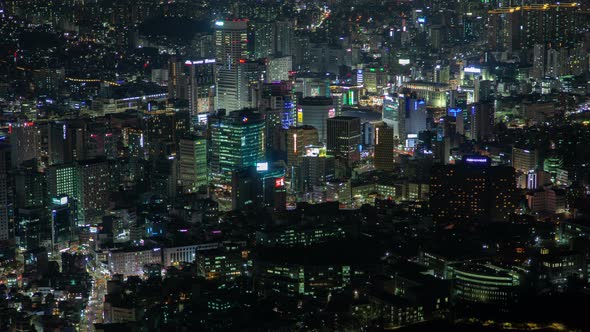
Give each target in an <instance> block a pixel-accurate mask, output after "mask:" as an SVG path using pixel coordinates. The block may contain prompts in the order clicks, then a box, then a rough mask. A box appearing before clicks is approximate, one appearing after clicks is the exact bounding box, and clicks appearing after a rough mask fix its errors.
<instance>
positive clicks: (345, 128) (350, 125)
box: [326, 116, 361, 165]
mask: <svg viewBox="0 0 590 332" xmlns="http://www.w3.org/2000/svg"><path fill="white" fill-rule="evenodd" d="M327 131H328V134H327V145H326V146H327V148H328V153H330V154H331V155H333V156H336V157H339V158H342V159H344V160H346V162H347V163H348V164H349V165H350V164H352V163H354V162H357V161H359V160H360V151H359V145H360V144H361V119H360V118H355V117H350V116H337V117H334V118H330V119H328V120H327Z"/></svg>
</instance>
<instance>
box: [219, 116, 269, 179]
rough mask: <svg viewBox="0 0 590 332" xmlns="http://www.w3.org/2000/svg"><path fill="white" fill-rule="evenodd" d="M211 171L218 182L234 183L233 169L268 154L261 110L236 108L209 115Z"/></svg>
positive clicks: (261, 159)
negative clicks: (226, 112)
mask: <svg viewBox="0 0 590 332" xmlns="http://www.w3.org/2000/svg"><path fill="white" fill-rule="evenodd" d="M209 131H210V135H211V142H210V145H209V146H210V148H209V156H210V159H209V160H210V163H209V167H210V169H209V174H210V180H211V182H212V183H213V184H215V185H224V184H225V185H229V184H231V178H232V172H234V171H236V170H239V169H242V168H244V167H249V166H256V163H257V162H260V161H263V160H264V157H265V152H266V149H265V139H266V137H265V135H264V131H265V121H264V117H263V116H262V115H261V114H259V113H254V112H251V111H245V110H243V111H234V112H231V113H229V114H227V115H226V114H225V113H221V112H220V114H218V115H215V116H212V117H210V118H209Z"/></svg>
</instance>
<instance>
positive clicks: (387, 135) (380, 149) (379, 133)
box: [375, 126, 395, 172]
mask: <svg viewBox="0 0 590 332" xmlns="http://www.w3.org/2000/svg"><path fill="white" fill-rule="evenodd" d="M394 148H395V139H394V131H393V128H391V127H388V126H379V127H376V128H375V168H376V169H378V170H382V171H388V172H391V171H393V170H394V153H393V149H394Z"/></svg>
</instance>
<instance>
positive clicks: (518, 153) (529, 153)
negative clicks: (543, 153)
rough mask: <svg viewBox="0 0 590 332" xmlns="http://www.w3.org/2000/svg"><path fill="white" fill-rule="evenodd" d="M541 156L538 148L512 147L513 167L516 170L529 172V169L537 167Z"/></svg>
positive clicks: (524, 172)
mask: <svg viewBox="0 0 590 332" xmlns="http://www.w3.org/2000/svg"><path fill="white" fill-rule="evenodd" d="M538 164H539V157H538V154H537V151H536V150H529V149H524V148H518V147H513V148H512V167H514V169H515V170H516V172H519V173H523V174H528V173H529V171H534V170H536V169H537V167H538Z"/></svg>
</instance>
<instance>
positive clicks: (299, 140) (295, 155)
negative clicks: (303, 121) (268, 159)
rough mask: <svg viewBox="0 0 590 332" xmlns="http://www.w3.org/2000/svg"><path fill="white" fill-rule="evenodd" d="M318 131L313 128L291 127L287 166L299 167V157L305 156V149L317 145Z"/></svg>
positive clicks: (288, 134) (288, 139)
mask: <svg viewBox="0 0 590 332" xmlns="http://www.w3.org/2000/svg"><path fill="white" fill-rule="evenodd" d="M318 142H319V137H318V130H317V129H315V128H314V127H312V126H299V127H291V128H289V129H288V130H287V166H288V167H289V168H290V167H291V166H294V165H297V163H298V160H299V156H303V155H305V147H306V146H309V145H317V144H318Z"/></svg>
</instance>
